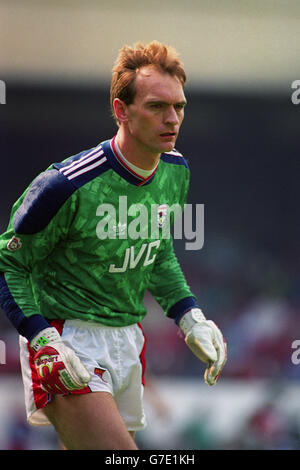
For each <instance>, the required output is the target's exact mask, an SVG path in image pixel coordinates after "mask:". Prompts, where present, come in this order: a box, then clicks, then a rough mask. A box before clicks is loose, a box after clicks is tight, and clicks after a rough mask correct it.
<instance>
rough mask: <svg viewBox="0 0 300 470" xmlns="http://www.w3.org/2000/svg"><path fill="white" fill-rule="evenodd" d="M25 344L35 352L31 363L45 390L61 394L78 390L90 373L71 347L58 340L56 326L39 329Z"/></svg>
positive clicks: (86, 382) (85, 384)
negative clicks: (27, 343) (28, 342)
mask: <svg viewBox="0 0 300 470" xmlns="http://www.w3.org/2000/svg"><path fill="white" fill-rule="evenodd" d="M29 346H30V347H31V349H33V351H35V354H34V358H33V360H34V365H35V367H36V370H37V373H38V377H39V379H40V383H41V387H42V389H43V390H45V391H46V392H48V393H54V394H64V393H69V392H72V391H74V390H81V389H83V388H84V387H86V386H87V384H88V383H89V381H90V380H91V375H90V373H89V372H88V371H87V369H86V368H85V366H84V365H83V364H82V362H81V360H80V359H79V358H78V357H77V356H76V354H75V352H74V351H73V349H71V348H69V347H68V346H66V345H65V344H64V343H63V342H62V339H61V336H60V335H59V333H58V331H57V329H56V328H53V327H49V328H45V329H44V330H42V331H40V332H39V333H38V335H37V336H35V337H34V338H33V339H32V340H31V341H30V344H29Z"/></svg>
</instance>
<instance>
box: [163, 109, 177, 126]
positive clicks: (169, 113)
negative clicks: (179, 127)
mask: <svg viewBox="0 0 300 470" xmlns="http://www.w3.org/2000/svg"><path fill="white" fill-rule="evenodd" d="M164 121H165V123H166V124H173V125H176V124H179V116H178V114H177V112H176V109H175V108H174V107H173V106H170V107H168V109H166V112H165V115H164Z"/></svg>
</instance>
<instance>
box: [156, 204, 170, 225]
mask: <svg viewBox="0 0 300 470" xmlns="http://www.w3.org/2000/svg"><path fill="white" fill-rule="evenodd" d="M167 214H168V204H161V205H160V206H158V208H157V226H158V228H162V227H163V226H164V224H165V222H166V218H167Z"/></svg>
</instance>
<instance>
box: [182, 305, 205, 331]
mask: <svg viewBox="0 0 300 470" xmlns="http://www.w3.org/2000/svg"><path fill="white" fill-rule="evenodd" d="M203 320H206V318H205V316H204V315H203V313H202V310H200V308H192V309H191V310H189V311H188V312H186V313H185V314H184V315H183V317H182V318H181V320H180V322H179V327H180V328H181V330H182V331H183V333H184V334H185V335H186V334H187V333H188V332H189V331H190V329H191V328H192V327H193V326H194V325H195V323H199V322H201V321H203Z"/></svg>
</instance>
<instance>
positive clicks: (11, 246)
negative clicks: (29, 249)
mask: <svg viewBox="0 0 300 470" xmlns="http://www.w3.org/2000/svg"><path fill="white" fill-rule="evenodd" d="M6 246H7V249H8V250H9V251H16V250H19V249H20V248H21V246H22V242H21V239H20V238H18V237H12V238H11V240H9V242H8V244H7V245H6Z"/></svg>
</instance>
